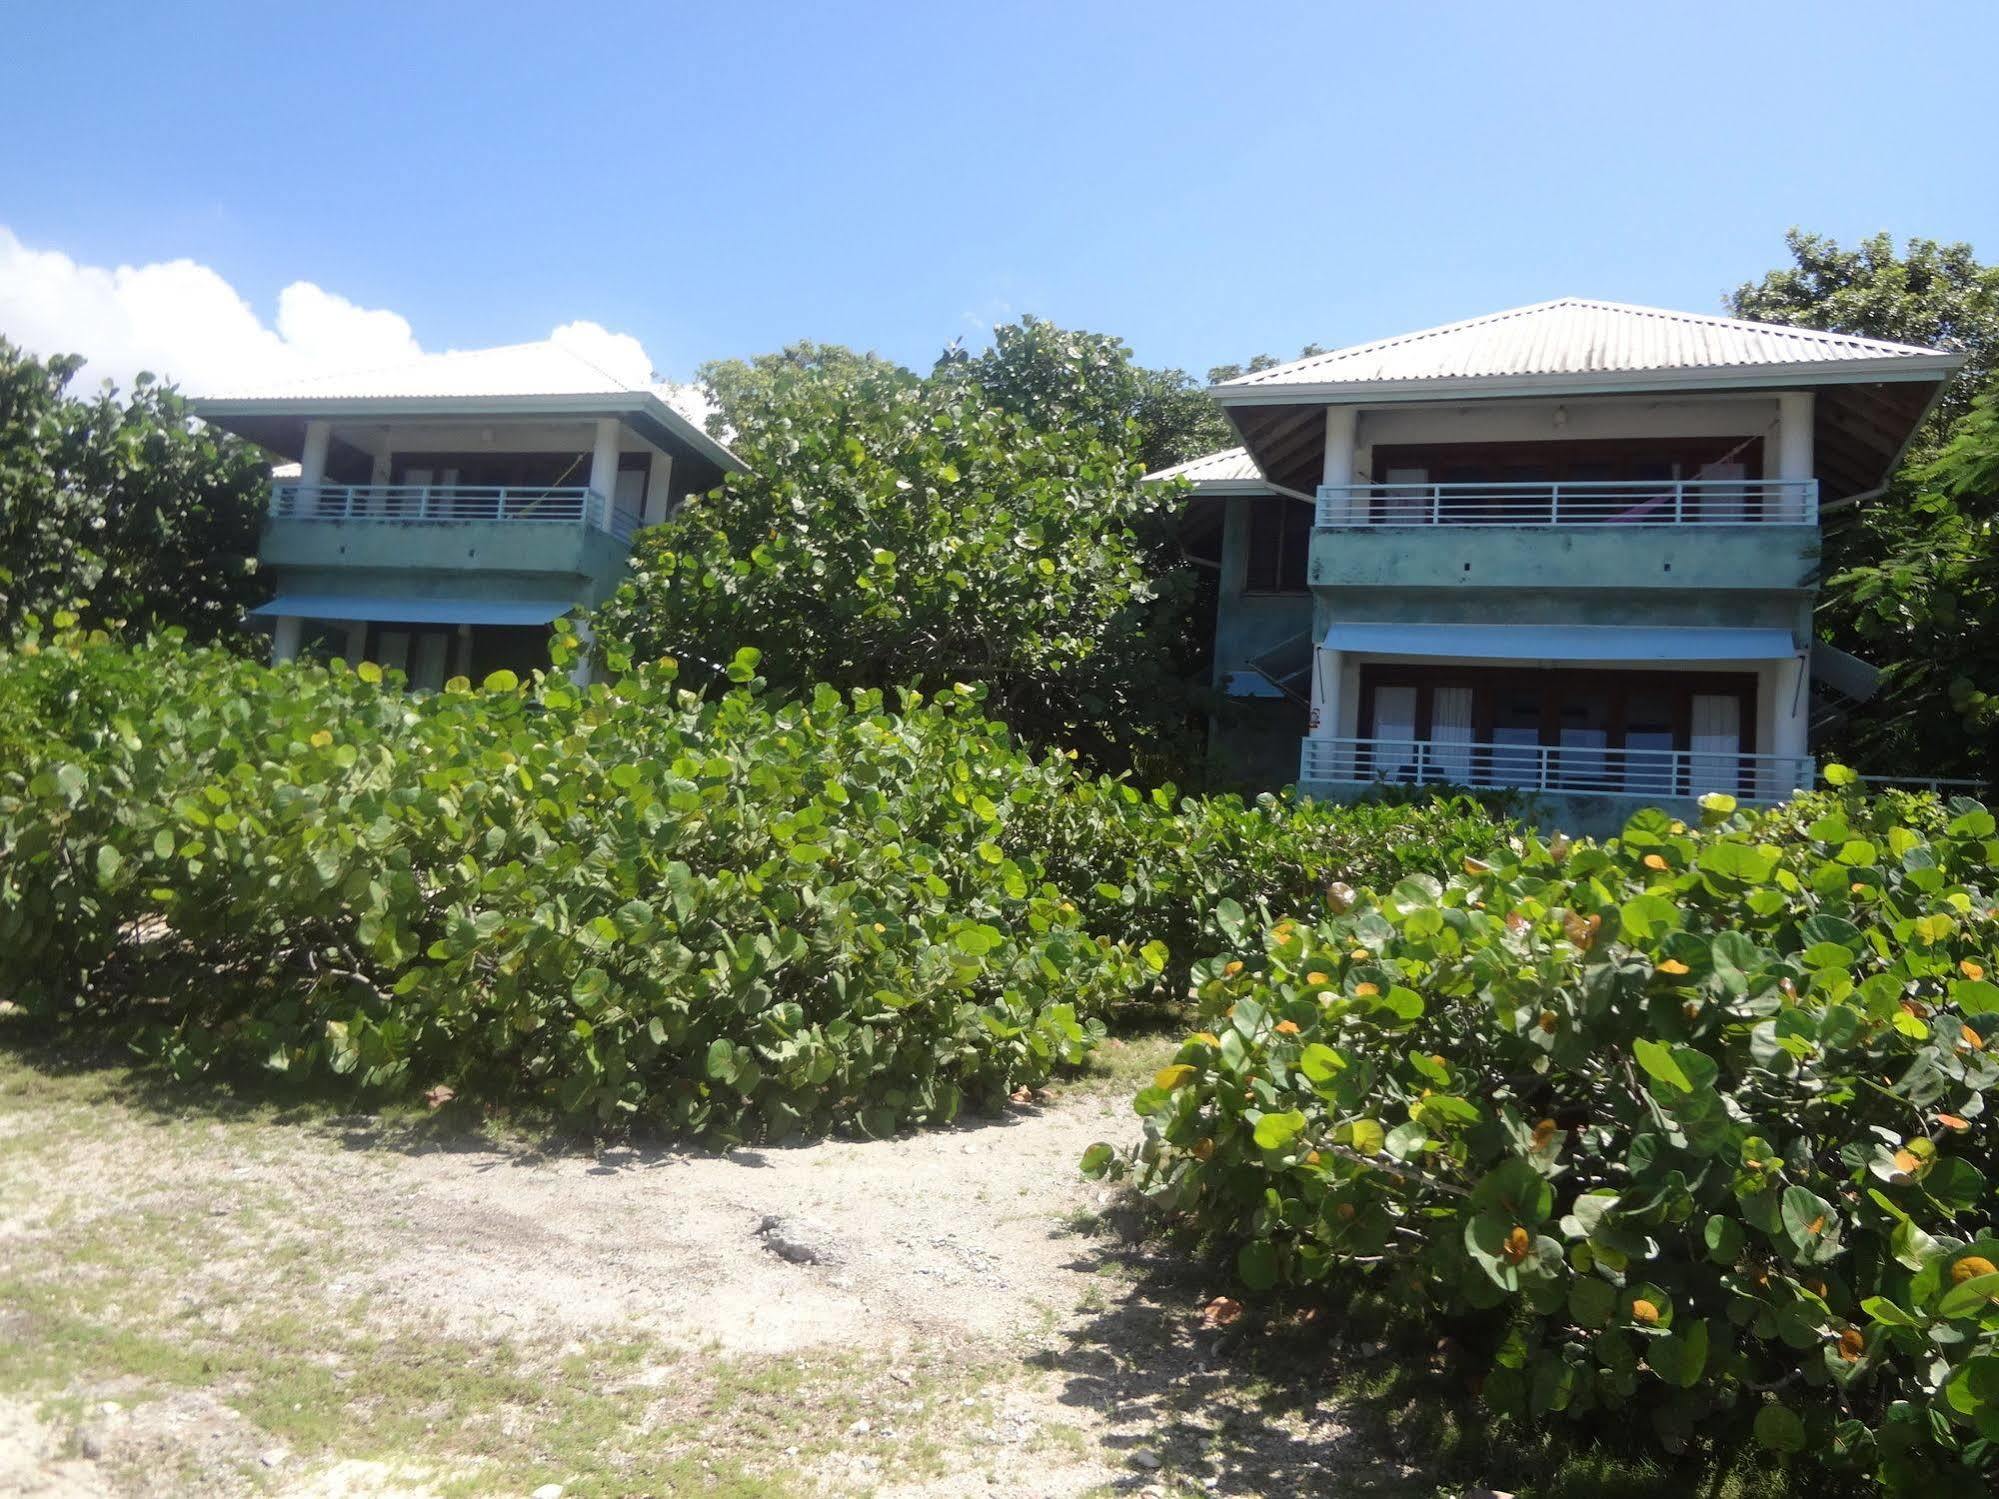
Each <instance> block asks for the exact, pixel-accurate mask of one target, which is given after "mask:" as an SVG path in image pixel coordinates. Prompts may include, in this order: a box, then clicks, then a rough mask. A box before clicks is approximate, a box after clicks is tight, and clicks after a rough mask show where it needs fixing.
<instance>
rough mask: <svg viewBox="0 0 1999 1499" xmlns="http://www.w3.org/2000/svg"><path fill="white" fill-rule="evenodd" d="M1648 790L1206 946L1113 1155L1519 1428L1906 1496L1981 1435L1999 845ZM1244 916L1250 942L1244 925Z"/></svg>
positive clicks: (1115, 1165)
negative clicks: (1574, 1429)
mask: <svg viewBox="0 0 1999 1499" xmlns="http://www.w3.org/2000/svg"><path fill="white" fill-rule="evenodd" d="M1713 800H1714V802H1715V806H1714V808H1713V810H1711V811H1710V813H1709V816H1708V821H1709V822H1710V823H1711V826H1708V827H1705V828H1701V829H1690V828H1686V827H1684V826H1682V825H1681V824H1679V823H1677V822H1673V821H1671V820H1669V819H1668V818H1667V817H1666V816H1664V815H1663V814H1661V813H1659V812H1657V811H1646V812H1641V813H1639V814H1637V815H1636V816H1634V817H1633V818H1632V819H1631V820H1630V822H1629V823H1628V824H1627V826H1626V828H1625V830H1624V833H1623V836H1622V837H1621V838H1620V839H1619V840H1616V841H1613V842H1611V843H1609V844H1608V845H1605V846H1602V847H1598V846H1595V845H1592V844H1588V843H1577V844H1573V845H1570V844H1568V843H1567V842H1566V840H1561V839H1556V840H1554V841H1553V842H1552V843H1550V844H1544V843H1542V842H1541V841H1539V840H1537V839H1534V838H1531V837H1528V838H1516V839H1514V840H1511V841H1510V842H1508V843H1502V844H1499V845H1497V846H1496V847H1495V848H1494V849H1493V850H1491V851H1490V852H1489V853H1488V854H1487V855H1486V857H1485V858H1484V859H1468V860H1466V861H1465V862H1464V864H1463V865H1462V867H1461V868H1460V869H1458V870H1456V871H1454V872H1453V873H1452V874H1451V875H1450V876H1449V877H1448V878H1447V879H1445V880H1441V881H1440V880H1438V879H1436V878H1433V877H1430V876H1425V875H1416V876H1411V877H1409V878H1407V879H1404V880H1403V881H1401V882H1400V883H1399V884H1397V885H1396V886H1395V887H1394V888H1393V889H1392V890H1391V891H1389V892H1388V893H1387V894H1386V895H1384V896H1382V897H1381V898H1379V899H1376V898H1370V897H1368V896H1366V895H1365V894H1362V895H1355V894H1354V893H1353V892H1350V891H1346V890H1336V891H1335V892H1334V895H1333V899H1332V901H1331V906H1332V909H1330V910H1329V909H1327V908H1326V907H1325V906H1323V905H1322V906H1320V907H1319V908H1318V909H1317V911H1316V912H1311V911H1303V910H1301V912H1300V914H1299V916H1298V917H1297V918H1295V919H1287V920H1282V921H1279V922H1277V923H1276V924H1275V925H1273V926H1270V927H1269V928H1268V929H1267V930H1265V931H1264V932H1263V933H1262V942H1261V944H1260V945H1250V944H1248V943H1247V941H1244V942H1243V943H1241V944H1239V945H1238V946H1237V948H1236V950H1235V951H1233V952H1231V953H1227V954H1224V955H1222V956H1220V957H1217V958H1214V959H1212V960H1209V961H1205V962H1203V963H1201V964H1199V965H1197V967H1196V970H1195V974H1196V980H1197V983H1198V986H1199V994H1200V1003H1201V1009H1202V1013H1203V1015H1204V1016H1205V1017H1206V1028H1205V1029H1204V1030H1203V1031H1201V1032H1199V1033H1197V1034H1196V1035H1194V1036H1192V1037H1191V1038H1189V1039H1188V1040H1187V1041H1186V1042H1185V1043H1184V1044H1183V1045H1182V1046H1181V1048H1180V1050H1179V1052H1178V1054H1177V1056H1176V1057H1175V1059H1174V1061H1173V1062H1172V1064H1171V1065H1169V1066H1167V1067H1166V1068H1165V1069H1164V1070H1162V1071H1161V1072H1160V1073H1159V1075H1158V1077H1157V1078H1156V1079H1155V1080H1154V1082H1153V1085H1152V1086H1150V1087H1148V1088H1146V1089H1145V1090H1143V1091H1142V1092H1141V1093H1140V1094H1139V1095H1138V1097H1137V1100H1136V1108H1137V1111H1138V1113H1139V1114H1140V1115H1141V1116H1142V1117H1143V1119H1144V1134H1143V1139H1142V1142H1141V1143H1140V1144H1139V1146H1138V1147H1137V1148H1136V1150H1135V1151H1134V1152H1133V1153H1132V1154H1131V1155H1130V1156H1128V1157H1123V1158H1120V1157H1118V1156H1116V1155H1115V1153H1114V1152H1113V1151H1112V1149H1111V1148H1110V1147H1109V1146H1107V1145H1099V1146H1095V1147H1093V1148H1092V1149H1091V1151H1090V1152H1089V1153H1088V1155H1087V1156H1086V1157H1085V1162H1084V1164H1085V1168H1086V1169H1087V1170H1090V1171H1093V1172H1103V1171H1111V1172H1116V1173H1119V1174H1122V1173H1124V1172H1127V1171H1129V1172H1131V1173H1132V1174H1133V1175H1134V1176H1135V1179H1136V1181H1137V1182H1138V1184H1139V1185H1140V1186H1141V1187H1142V1188H1143V1189H1144V1190H1145V1191H1146V1192H1148V1193H1149V1194H1151V1195H1152V1196H1153V1197H1154V1198H1156V1199H1157V1200H1158V1201H1159V1202H1160V1203H1161V1204H1163V1205H1164V1206H1165V1207H1167V1208H1169V1209H1171V1210H1172V1211H1174V1212H1177V1213H1179V1214H1182V1215H1184V1216H1185V1218H1186V1219H1187V1220H1188V1221H1189V1222H1190V1223H1191V1224H1192V1225H1194V1226H1195V1227H1196V1228H1198V1229H1201V1230H1203V1231H1205V1232H1207V1233H1209V1234H1211V1235H1213V1236H1215V1237H1216V1238H1217V1239H1218V1240H1221V1241H1224V1242H1226V1243H1227V1245H1228V1246H1229V1247H1231V1248H1233V1249H1235V1251H1236V1255H1235V1267H1236V1269H1237V1272H1238V1274H1239V1275H1240V1278H1241V1279H1242V1280H1243V1282H1245V1283H1246V1284H1247V1285H1249V1286H1250V1287H1252V1288H1256V1289H1259V1290H1262V1289H1269V1288H1271V1287H1273V1286H1278V1285H1285V1286H1301V1287H1302V1286H1310V1285H1313V1284H1314V1283H1318V1282H1322V1281H1326V1280H1328V1279H1329V1278H1332V1277H1342V1278H1349V1279H1351V1278H1354V1277H1360V1276H1368V1277H1374V1278H1377V1279H1378V1280H1379V1281H1381V1282H1383V1283H1385V1284H1386V1285H1388V1286H1389V1287H1392V1288H1393V1290H1394V1292H1395V1294H1396V1295H1398V1296H1399V1297H1401V1298H1403V1299H1404V1300H1405V1301H1406V1303H1407V1304H1408V1305H1410V1306H1411V1307H1412V1308H1416V1309H1419V1310H1420V1312H1421V1313H1422V1314H1424V1315H1427V1316H1430V1317H1433V1318H1436V1319H1439V1320H1441V1321H1443V1322H1445V1323H1447V1324H1448V1325H1449V1326H1451V1327H1452V1328H1453V1329H1454V1330H1455V1331H1456V1332H1457V1333H1458V1334H1459V1336H1461V1337H1462V1338H1463V1339H1464V1340H1465V1341H1466V1343H1467V1344H1468V1345H1469V1346H1471V1347H1473V1348H1475V1349H1477V1350H1480V1351H1481V1356H1482V1357H1484V1358H1485V1360H1486V1362H1487V1364H1488V1368H1487V1372H1486V1373H1485V1374H1484V1375H1483V1385H1482V1395H1483V1399H1484V1400H1485V1402H1486V1403H1487V1404H1488V1405H1490V1406H1491V1407H1492V1408H1493V1409H1494V1410H1495V1411H1497V1412H1500V1413H1503V1414H1504V1415H1507V1416H1510V1417H1518V1418H1522V1419H1548V1418H1551V1417H1553V1416H1555V1415H1556V1414H1558V1413H1560V1414H1563V1415H1565V1416H1566V1417H1569V1418H1583V1417H1586V1416H1590V1415H1606V1414H1616V1413H1623V1412H1629V1413H1630V1414H1631V1416H1637V1415H1638V1414H1639V1413H1643V1418H1644V1419H1648V1420H1649V1421H1650V1422H1651V1424H1652V1426H1653V1428H1654V1429H1655V1430H1656V1431H1657V1433H1658V1434H1659V1436H1660V1437H1661V1438H1662V1439H1664V1441H1665V1442H1666V1444H1667V1445H1668V1447H1669V1448H1672V1449H1675V1450H1677V1449H1678V1448H1680V1447H1681V1446H1683V1445H1685V1444H1686V1443H1687V1442H1688V1441H1689V1440H1691V1439H1694V1438H1695V1437H1697V1436H1698V1437H1700V1438H1717V1439H1719V1438H1722V1437H1725V1436H1727V1435H1729V1434H1731V1433H1736V1432H1739V1433H1741V1434H1742V1435H1744V1436H1747V1435H1749V1434H1752V1433H1753V1437H1754V1438H1755V1440H1757V1441H1759V1442H1760V1443H1761V1444H1762V1445H1764V1446H1766V1447H1769V1448H1774V1449H1777V1450H1779V1451H1783V1452H1799V1451H1807V1450H1809V1451H1811V1452H1814V1453H1819V1454H1824V1455H1826V1456H1827V1457H1829V1458H1831V1459H1833V1460H1835V1461H1838V1462H1841V1463H1845V1464H1850V1465H1857V1466H1859V1467H1860V1468H1862V1469H1864V1470H1867V1471H1871V1472H1874V1473H1876V1474H1878V1476H1879V1478H1880V1479H1881V1480H1882V1481H1883V1482H1884V1483H1885V1484H1887V1485H1888V1486H1890V1487H1892V1488H1895V1489H1898V1490H1911V1489H1916V1488H1929V1489H1934V1490H1938V1491H1951V1492H1955V1491H1957V1490H1959V1489H1961V1490H1963V1491H1965V1492H1979V1491H1982V1490H1981V1486H1980V1480H1981V1478H1985V1479H1989V1478H1990V1476H1991V1475H1992V1473H1993V1471H1994V1467H1995V1456H1994V1454H1995V1444H1999V1232H1995V1212H1994V1199H1993V1194H1992V1190H1991V1187H1990V1184H1989V1175H1990V1173H1991V1172H1992V1170H1993V1169H1994V1161H1993V1156H1994V1140H1995V1126H1994V1122H1993V1118H1992V1115H1991V1113H1990V1111H1989V1108H1988V1105H1990V1104H1991V1103H1992V1102H1993V1101H1994V1100H1995V1098H1999V1064H1995V1062H1994V1060H1993V1057H1992V1054H1991V1051H1990V1050H1989V1049H1988V1043H1989V1042H1990V1041H1991V1039H1992V1038H1993V1037H1994V1036H1995V1035H1999V987H1995V984H1994V982H1993V977H1992V975H1991V973H1990V970H1991V969H1992V968H1993V965H1994V957H1993V953H1994V948H1995V945H1999V944H1995V932H1999V907H1995V904H1994V902H1995V897H1999V891H1995V888H1994V874H1995V866H1999V839H1995V837H1994V833H1995V823H1994V819H1993V816H1992V814H1991V813H1990V812H1988V811H1986V810H1985V809H1984V808H1982V807H1980V806H1978V805H1976V804H1974V803H1970V802H1964V801H1959V802H1953V803H1952V804H1951V805H1950V806H1949V807H1948V808H1947V809H1945V810H1944V811H1943V812H1942V814H1941V815H1940V816H1939V817H1937V818H1934V819H1930V821H1931V822H1932V823H1933V825H1932V826H1929V827H1927V828H1918V827H1913V826H1911V825H1909V823H1907V822H1904V821H1901V820H1899V819H1898V818H1897V817H1896V816H1895V815H1894V806H1895V804H1891V803H1888V802H1883V801H1870V800H1868V799H1866V798H1864V797H1862V796H1860V795H1858V794H1845V795H1838V796H1832V797H1820V798H1816V799H1814V805H1813V806H1811V807H1810V808H1809V809H1787V810H1784V811H1780V812H1778V813H1775V814H1770V815H1766V816H1764V817H1761V818H1757V817H1751V816H1749V815H1746V814H1740V813H1735V812H1734V811H1733V804H1732V803H1730V802H1727V801H1726V799H1719V798H1717V799H1713ZM1242 936H1243V937H1244V938H1245V939H1246V938H1247V937H1248V936H1249V932H1248V930H1247V928H1245V929H1244V932H1243V933H1242Z"/></svg>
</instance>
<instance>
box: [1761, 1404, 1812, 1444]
mask: <svg viewBox="0 0 1999 1499" xmlns="http://www.w3.org/2000/svg"><path fill="white" fill-rule="evenodd" d="M1754 1429H1755V1433H1756V1441H1757V1443H1758V1445H1760V1446H1763V1447H1767V1448H1768V1449H1769V1450H1770V1451H1772V1452H1803V1451H1804V1450H1805V1423H1804V1422H1803V1421H1802V1420H1800V1419H1799V1417H1798V1413H1797V1412H1796V1411H1794V1410H1792V1409H1791V1408H1790V1407H1789V1406H1788V1405H1766V1406H1764V1407H1763V1409H1761V1410H1760V1411H1758V1412H1757V1413H1756V1424H1755V1428H1754Z"/></svg>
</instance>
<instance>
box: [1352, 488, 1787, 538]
mask: <svg viewBox="0 0 1999 1499" xmlns="http://www.w3.org/2000/svg"><path fill="white" fill-rule="evenodd" d="M1818 517H1819V486H1818V480H1816V479H1587V480H1575V481H1568V480H1563V481H1561V482H1551V483H1542V484H1532V483H1492V484H1326V485H1322V486H1320V489H1319V509H1318V521H1317V524H1318V526H1319V528H1320V529H1321V530H1327V531H1344V530H1350V529H1353V528H1356V527H1361V526H1800V525H1803V526H1809V525H1816V524H1817V523H1818Z"/></svg>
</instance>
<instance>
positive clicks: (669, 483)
mask: <svg viewBox="0 0 1999 1499" xmlns="http://www.w3.org/2000/svg"><path fill="white" fill-rule="evenodd" d="M672 488H673V455H672V454H671V453H662V452H659V451H657V450H655V451H654V453H653V455H652V465H651V467H650V468H648V469H647V471H646V505H645V523H646V524H647V525H648V526H656V525H658V524H659V523H660V522H661V521H663V520H665V519H666V497H667V494H668V492H669V491H670V490H671V489H672Z"/></svg>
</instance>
